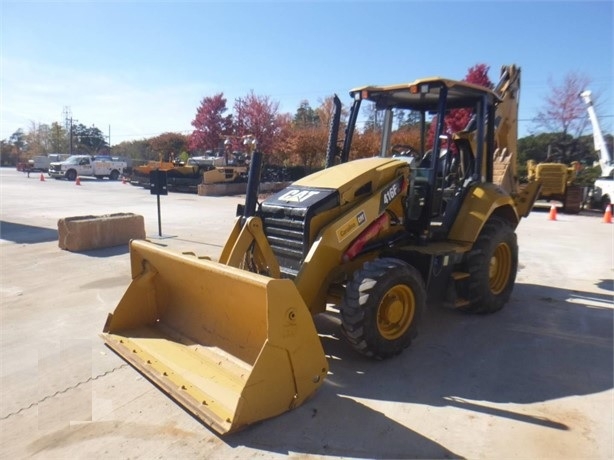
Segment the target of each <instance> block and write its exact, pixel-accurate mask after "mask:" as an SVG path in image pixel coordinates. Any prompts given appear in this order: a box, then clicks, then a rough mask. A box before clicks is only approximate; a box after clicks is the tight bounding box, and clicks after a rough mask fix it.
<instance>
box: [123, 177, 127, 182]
mask: <svg viewBox="0 0 614 460" xmlns="http://www.w3.org/2000/svg"><path fill="white" fill-rule="evenodd" d="M126 183H127V182H126V176H122V184H126Z"/></svg>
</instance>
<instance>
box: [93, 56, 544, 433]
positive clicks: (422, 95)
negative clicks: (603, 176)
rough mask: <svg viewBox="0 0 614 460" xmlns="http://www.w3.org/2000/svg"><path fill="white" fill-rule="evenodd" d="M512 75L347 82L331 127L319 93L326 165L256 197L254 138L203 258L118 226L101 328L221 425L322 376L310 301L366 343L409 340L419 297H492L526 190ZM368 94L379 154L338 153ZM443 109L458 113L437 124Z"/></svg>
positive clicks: (348, 142)
mask: <svg viewBox="0 0 614 460" xmlns="http://www.w3.org/2000/svg"><path fill="white" fill-rule="evenodd" d="M519 86H520V69H519V68H518V67H516V66H505V67H503V68H502V74H501V83H500V84H499V85H498V86H497V87H496V88H495V89H494V90H491V89H487V88H484V87H481V86H477V85H473V84H469V83H466V82H461V81H454V80H449V79H443V78H439V77H434V78H424V79H420V80H416V81H414V82H411V83H407V84H399V85H392V86H365V87H361V88H357V89H354V90H352V91H351V92H350V95H351V97H352V99H353V101H354V103H353V106H352V108H351V111H350V114H349V119H348V121H347V128H346V129H345V135H344V139H343V141H342V142H338V135H339V131H340V125H341V124H340V113H341V103H340V101H339V99H338V98H335V106H336V110H335V114H334V116H333V118H332V123H331V129H330V137H329V144H328V151H327V158H326V164H327V167H326V169H324V170H322V171H320V172H317V173H315V174H312V175H310V176H307V177H305V178H303V179H300V180H299V181H297V182H295V183H293V184H292V185H290V186H289V187H287V188H286V189H284V190H282V191H281V192H279V193H277V194H275V195H272V196H270V197H269V198H267V199H265V200H264V201H262V202H258V194H257V191H258V178H259V174H260V168H261V163H262V155H261V154H260V153H259V152H258V151H256V152H254V154H253V157H252V162H251V166H250V171H249V177H248V192H247V195H246V200H245V204H244V205H241V206H239V209H238V210H237V219H236V222H235V225H234V227H233V229H232V231H231V233H230V236H229V238H228V241H227V243H226V245H225V246H224V248H223V250H222V253H221V256H220V259H219V261H217V262H215V261H212V260H209V259H207V258H199V257H196V256H194V255H192V254H179V253H173V252H170V251H168V250H165V249H162V248H160V247H159V246H158V245H156V244H153V243H151V242H148V241H143V240H135V241H132V242H131V244H130V260H131V269H132V278H133V280H132V283H131V285H130V286H129V288H128V290H127V292H126V293H125V294H124V296H123V298H122V299H121V301H120V302H119V305H118V306H117V307H116V309H115V311H114V312H113V313H112V314H110V315H109V316H108V319H107V322H106V324H105V326H104V330H103V334H102V336H103V338H104V340H105V341H106V343H107V344H108V346H109V347H110V348H112V349H113V350H114V351H115V352H117V353H118V354H119V355H120V356H121V357H122V358H124V359H125V360H126V361H128V362H129V363H130V364H132V365H133V366H134V367H135V368H136V369H137V370H138V371H140V372H141V373H143V374H144V375H146V376H147V377H148V378H149V379H150V380H151V381H152V382H154V383H155V384H156V385H157V386H158V387H160V388H161V389H162V390H163V391H165V392H166V393H167V394H168V395H170V396H171V397H172V398H173V399H175V400H176V401H177V402H179V403H180V404H181V405H183V406H184V407H185V408H187V409H188V410H189V411H190V412H192V413H193V414H194V415H195V416H196V417H198V418H199V419H200V420H202V421H203V422H204V423H205V424H206V425H208V426H209V427H211V428H212V429H214V430H215V431H217V432H218V433H220V434H224V433H228V432H232V431H236V430H239V429H241V428H244V427H246V426H248V425H250V424H252V423H254V422H257V421H259V420H263V419H266V418H270V417H273V416H276V415H278V414H281V413H283V412H285V411H287V410H290V409H292V408H294V407H297V406H299V405H300V404H302V403H303V402H304V401H305V400H306V399H307V398H309V397H310V396H311V395H312V394H313V393H314V392H315V391H316V389H317V388H318V387H319V386H320V385H322V383H323V381H324V379H325V378H326V376H327V372H328V364H327V360H326V357H325V354H324V351H323V348H322V345H321V342H320V339H319V336H318V334H317V331H316V328H315V326H314V321H313V318H312V316H313V315H316V314H318V313H321V312H324V311H325V310H326V309H327V308H336V309H338V311H339V312H340V318H341V329H342V333H343V335H344V336H345V337H346V338H347V342H348V343H349V344H350V346H351V347H353V348H354V349H355V350H356V351H358V352H359V353H361V354H363V355H366V356H370V357H373V358H375V359H385V358H389V357H393V356H395V355H397V354H399V353H401V352H402V351H403V350H404V349H405V348H406V347H408V346H409V345H410V343H411V341H412V339H413V338H414V337H415V336H416V333H417V331H418V327H419V325H420V318H421V316H422V312H423V310H424V308H425V306H426V304H427V303H429V304H434V303H441V304H443V305H445V306H448V307H450V308H457V309H461V310H465V311H468V312H479V313H491V312H495V311H497V310H499V309H500V308H502V307H503V305H504V304H505V303H506V302H507V301H508V299H509V297H510V293H511V291H512V288H513V285H514V281H515V277H516V271H517V267H518V246H517V242H516V234H515V228H516V226H517V225H518V223H519V221H520V219H521V218H522V217H523V216H527V215H528V214H529V212H530V210H531V207H532V205H533V202H534V199H535V196H536V195H537V193H538V188H539V184H538V183H533V184H530V185H529V186H527V187H526V188H524V189H522V190H519V189H518V187H517V178H516V176H515V148H516V141H517V139H516V138H517V114H518V99H517V98H518V94H519ZM368 103H369V104H375V109H376V111H377V113H378V117H377V118H376V119H377V120H383V122H382V123H380V124H379V127H378V129H379V130H380V132H381V148H380V152H379V156H377V157H373V158H365V159H359V160H353V161H348V160H349V157H350V149H351V147H352V137H353V133H354V130H355V128H356V125H357V120H358V117H359V112H360V107H361V104H368ZM459 108H465V109H469V110H470V111H471V113H473V118H472V121H471V122H470V123H469V125H468V126H467V129H466V130H465V131H462V132H459V133H454V134H453V135H451V134H449V133H446V132H445V126H444V118H445V116H446V114H447V113H448V112H449V111H450V110H453V109H459ZM401 112H404V113H405V114H406V115H407V114H411V115H412V117H410V118H408V117H406V116H403V117H401V116H400V115H401ZM369 113H373V112H369ZM379 114H381V115H382V116H383V117H382V118H379ZM401 119H403V120H408V119H411V120H414V124H413V125H412V126H413V128H412V129H416V130H418V131H419V132H420V134H421V141H420V144H419V145H416V146H408V147H407V148H406V149H405V150H404V151H403V153H402V154H400V155H396V156H394V157H393V156H391V154H392V152H393V144H392V138H393V137H394V133H395V131H396V130H398V129H400V126H399V120H401ZM428 123H434V124H435V126H436V129H435V136H434V137H432V136H431V138H432V139H434V143H433V145H429V143H428V135H427V133H428V129H427V128H428ZM406 128H407V126H404V127H403V129H406ZM188 280H189V281H188Z"/></svg>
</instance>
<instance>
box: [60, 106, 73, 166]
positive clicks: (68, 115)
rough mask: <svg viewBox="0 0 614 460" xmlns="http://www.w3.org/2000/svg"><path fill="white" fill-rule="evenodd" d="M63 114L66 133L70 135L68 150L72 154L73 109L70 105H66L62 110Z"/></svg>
mask: <svg viewBox="0 0 614 460" xmlns="http://www.w3.org/2000/svg"><path fill="white" fill-rule="evenodd" d="M62 115H63V117H64V129H65V130H66V133H67V134H68V135H69V136H70V137H69V138H68V149H69V150H68V152H69V154H70V155H72V111H71V110H70V107H69V106H67V105H65V106H64V109H63V110H62Z"/></svg>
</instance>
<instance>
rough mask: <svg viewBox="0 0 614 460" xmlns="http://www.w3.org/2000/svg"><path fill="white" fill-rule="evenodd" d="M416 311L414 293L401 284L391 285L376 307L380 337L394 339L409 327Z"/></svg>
mask: <svg viewBox="0 0 614 460" xmlns="http://www.w3.org/2000/svg"><path fill="white" fill-rule="evenodd" d="M415 312H416V300H415V298H414V293H413V292H412V290H411V289H410V288H409V286H405V285H402V284H399V285H396V286H394V287H392V288H391V289H390V290H389V291H388V292H387V293H386V295H385V296H384V297H383V298H382V301H381V302H380V304H379V307H378V309H377V329H378V331H379V333H380V335H381V336H382V337H384V338H385V339H387V340H395V339H398V338H399V337H401V336H402V335H403V334H404V333H405V332H406V331H407V329H408V328H409V326H410V324H411V322H412V321H413V319H414V314H415Z"/></svg>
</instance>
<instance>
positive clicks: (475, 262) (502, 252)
mask: <svg viewBox="0 0 614 460" xmlns="http://www.w3.org/2000/svg"><path fill="white" fill-rule="evenodd" d="M466 264H467V271H468V272H469V275H470V277H469V295H468V297H469V300H470V302H471V303H470V304H469V305H468V306H467V307H464V308H462V310H464V311H469V312H472V313H494V312H496V311H499V310H501V308H503V306H504V305H505V304H506V303H507V301H508V300H509V298H510V296H511V294H512V289H513V288H514V282H515V281H516V273H517V272H518V243H517V239H516V233H514V229H513V228H512V227H511V226H510V225H509V224H508V223H507V222H506V221H505V220H503V219H501V218H498V217H491V218H490V219H489V220H488V221H487V222H486V224H484V228H483V229H482V231H481V232H480V235H479V236H478V239H477V241H476V242H475V244H474V246H473V249H472V250H471V251H470V252H469V253H468V255H467V259H466Z"/></svg>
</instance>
